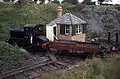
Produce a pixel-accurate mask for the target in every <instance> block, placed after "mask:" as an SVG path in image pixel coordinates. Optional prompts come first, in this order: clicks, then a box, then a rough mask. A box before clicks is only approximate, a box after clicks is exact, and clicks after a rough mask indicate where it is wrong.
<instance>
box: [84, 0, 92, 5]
mask: <svg viewBox="0 0 120 79" xmlns="http://www.w3.org/2000/svg"><path fill="white" fill-rule="evenodd" d="M90 2H91V0H84V1H83V2H82V4H89V3H90Z"/></svg>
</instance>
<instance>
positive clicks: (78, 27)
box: [76, 25, 82, 34]
mask: <svg viewBox="0 0 120 79" xmlns="http://www.w3.org/2000/svg"><path fill="white" fill-rule="evenodd" d="M81 33H82V31H81V26H80V25H78V26H76V34H81Z"/></svg>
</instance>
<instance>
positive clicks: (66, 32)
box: [65, 25, 70, 35]
mask: <svg viewBox="0 0 120 79" xmlns="http://www.w3.org/2000/svg"><path fill="white" fill-rule="evenodd" d="M69 33H70V27H69V25H65V34H66V35H68V34H69Z"/></svg>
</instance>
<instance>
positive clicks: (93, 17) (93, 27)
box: [72, 5, 120, 37]
mask: <svg viewBox="0 0 120 79" xmlns="http://www.w3.org/2000/svg"><path fill="white" fill-rule="evenodd" d="M80 7H82V6H80V5H78V6H76V7H75V8H74V9H73V10H72V13H73V14H74V15H76V16H78V17H81V18H83V19H85V20H86V21H87V29H88V32H95V33H96V35H94V36H92V37H95V36H102V37H106V35H107V32H108V31H115V30H118V29H120V18H119V17H120V11H119V10H118V9H119V8H118V6H94V5H93V6H85V7H84V8H80ZM116 8H118V9H116ZM91 35H92V34H91V33H89V36H91Z"/></svg>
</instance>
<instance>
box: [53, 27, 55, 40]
mask: <svg viewBox="0 0 120 79" xmlns="http://www.w3.org/2000/svg"><path fill="white" fill-rule="evenodd" d="M53 32H54V40H55V39H56V27H53Z"/></svg>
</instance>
